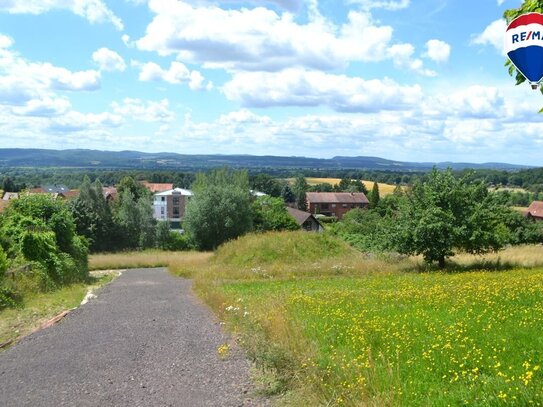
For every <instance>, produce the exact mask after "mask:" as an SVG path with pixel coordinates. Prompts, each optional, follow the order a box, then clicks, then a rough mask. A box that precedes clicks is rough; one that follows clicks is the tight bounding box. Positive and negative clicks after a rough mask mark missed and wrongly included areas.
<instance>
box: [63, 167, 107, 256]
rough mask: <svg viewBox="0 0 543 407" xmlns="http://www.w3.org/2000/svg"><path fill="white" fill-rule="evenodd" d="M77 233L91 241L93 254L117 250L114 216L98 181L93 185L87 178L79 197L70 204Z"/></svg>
mask: <svg viewBox="0 0 543 407" xmlns="http://www.w3.org/2000/svg"><path fill="white" fill-rule="evenodd" d="M70 209H71V212H72V215H73V217H74V221H75V225H76V231H77V233H78V234H80V235H81V236H85V238H86V239H87V240H88V241H89V244H90V249H91V251H93V252H96V251H107V250H112V249H113V248H115V242H114V241H113V239H112V238H113V237H114V234H113V229H114V228H113V215H112V212H111V208H110V206H109V205H108V203H107V202H106V199H105V198H104V195H103V192H102V184H101V182H100V181H99V180H98V179H96V181H95V182H94V183H93V184H91V183H90V179H89V178H88V177H85V179H84V180H83V184H81V187H80V194H79V196H78V197H77V198H76V199H75V200H74V201H72V202H71V203H70Z"/></svg>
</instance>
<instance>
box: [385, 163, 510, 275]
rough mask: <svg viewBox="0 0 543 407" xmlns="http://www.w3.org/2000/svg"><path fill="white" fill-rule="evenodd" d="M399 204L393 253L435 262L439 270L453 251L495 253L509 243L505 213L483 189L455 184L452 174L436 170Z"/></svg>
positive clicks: (482, 185) (480, 184)
mask: <svg viewBox="0 0 543 407" xmlns="http://www.w3.org/2000/svg"><path fill="white" fill-rule="evenodd" d="M402 202H403V203H402V207H401V209H400V212H399V216H398V219H397V222H396V227H397V229H396V232H397V233H396V235H395V236H394V240H395V241H396V244H397V250H398V251H399V252H400V253H404V254H416V255H419V254H420V255H422V256H423V257H424V260H425V261H427V262H435V261H437V262H438V264H439V267H440V268H443V267H444V266H445V259H446V258H447V257H450V256H453V255H454V253H455V251H464V252H467V253H472V254H483V253H487V252H491V251H497V250H499V249H501V248H502V247H503V246H504V245H505V244H506V243H507V242H508V240H509V238H510V234H509V230H508V228H507V226H506V225H505V224H504V222H503V219H504V217H505V215H504V212H505V211H506V209H507V208H505V207H504V206H503V205H500V204H499V203H498V201H497V200H496V199H495V197H494V196H493V195H492V194H490V193H489V192H488V189H487V187H486V186H485V185H484V184H483V183H479V184H470V183H468V182H467V181H466V180H465V178H462V179H457V178H455V177H454V175H453V174H452V171H451V170H447V171H445V172H439V171H437V170H436V169H434V170H433V171H432V173H431V174H430V175H429V178H428V180H427V182H424V183H417V184H416V185H415V186H414V187H413V190H412V192H411V193H410V194H408V196H407V198H406V199H404V200H403V201H402Z"/></svg>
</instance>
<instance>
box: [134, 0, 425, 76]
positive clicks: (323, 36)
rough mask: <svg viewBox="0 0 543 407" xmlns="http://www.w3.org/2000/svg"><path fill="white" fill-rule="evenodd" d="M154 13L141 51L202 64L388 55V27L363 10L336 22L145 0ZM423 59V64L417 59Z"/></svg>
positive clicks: (322, 66)
mask: <svg viewBox="0 0 543 407" xmlns="http://www.w3.org/2000/svg"><path fill="white" fill-rule="evenodd" d="M149 7H150V9H151V11H152V12H153V13H155V17H154V18H153V21H152V22H151V23H150V24H149V25H148V27H147V30H146V34H145V36H144V37H142V38H141V39H139V40H137V41H136V45H137V47H138V48H139V49H140V50H145V51H156V52H158V53H159V54H160V55H163V56H165V55H172V54H174V55H177V56H178V59H179V60H182V61H186V62H191V63H200V64H203V65H204V67H206V68H224V69H229V70H256V71H257V70H265V71H278V70H281V69H284V68H287V67H306V68H310V69H319V70H333V69H338V68H344V67H345V66H347V65H348V63H349V62H352V61H360V62H379V61H384V60H387V59H390V58H391V57H390V53H389V52H388V51H389V49H390V48H391V47H392V46H394V43H393V38H392V36H393V28H392V27H390V26H386V25H380V24H378V23H376V22H375V21H373V19H372V17H371V15H370V14H369V13H368V12H362V11H351V12H349V14H348V17H347V21H346V22H345V23H344V24H343V25H340V26H338V25H335V24H334V23H332V22H331V21H329V20H327V19H326V18H324V17H323V16H321V15H320V14H319V13H318V10H317V9H316V6H315V5H312V6H311V7H310V8H309V12H308V22H307V23H305V24H300V23H298V22H296V21H295V20H294V18H293V16H292V14H290V13H283V14H278V13H276V12H275V11H273V10H270V9H266V8H263V7H256V8H252V9H248V8H242V9H239V10H234V9H221V8H219V7H217V6H202V5H199V6H193V5H191V4H188V3H186V2H178V1H176V0H150V1H149ZM421 63H422V62H421Z"/></svg>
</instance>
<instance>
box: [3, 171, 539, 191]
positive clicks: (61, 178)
mask: <svg viewBox="0 0 543 407" xmlns="http://www.w3.org/2000/svg"><path fill="white" fill-rule="evenodd" d="M204 171H206V170H204ZM196 172H198V171H194V172H180V171H175V170H121V169H111V170H107V169H73V168H70V169H68V168H11V169H2V170H1V171H0V180H3V184H0V188H2V189H4V190H9V189H11V190H13V191H18V190H22V189H25V188H32V187H37V186H41V185H50V184H63V185H66V186H67V187H68V188H71V189H75V188H79V186H80V185H81V183H82V182H83V179H84V178H85V176H88V177H89V179H90V180H91V182H93V181H94V180H95V179H97V178H98V179H100V181H101V182H102V184H103V185H105V186H109V185H115V184H117V183H118V182H119V181H120V180H121V179H122V178H123V177H125V176H131V177H133V178H134V179H135V180H148V181H150V182H164V183H173V184H174V187H180V188H190V186H191V184H192V183H193V181H194V179H195V174H196ZM258 174H267V175H269V176H271V177H273V178H277V179H284V178H293V177H296V176H298V175H300V174H303V175H304V176H306V177H319V178H348V179H362V180H370V181H375V182H381V183H386V184H392V185H412V184H414V183H415V182H416V181H417V180H425V179H426V177H427V176H428V174H429V172H428V171H389V170H385V171H383V170H381V171H379V170H341V169H338V170H336V169H333V170H332V169H329V170H328V169H321V170H307V169H306V170H303V169H298V170H296V169H292V168H288V169H281V168H274V169H270V168H265V169H250V170H249V176H250V178H251V179H255V178H256V177H257V176H258ZM454 174H455V175H456V176H457V177H467V178H468V180H469V181H472V182H481V181H482V182H484V183H485V184H486V185H488V186H489V187H507V188H523V189H525V190H526V191H527V192H531V193H533V194H540V193H543V168H534V169H527V170H516V171H505V170H491V169H477V170H460V171H454ZM6 181H7V185H6ZM6 187H7V188H6Z"/></svg>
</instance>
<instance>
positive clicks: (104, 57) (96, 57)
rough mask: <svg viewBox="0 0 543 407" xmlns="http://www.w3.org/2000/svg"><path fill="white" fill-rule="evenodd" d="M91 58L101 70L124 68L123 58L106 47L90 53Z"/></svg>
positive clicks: (119, 69)
mask: <svg viewBox="0 0 543 407" xmlns="http://www.w3.org/2000/svg"><path fill="white" fill-rule="evenodd" d="M92 60H93V61H94V62H95V63H96V64H98V66H99V67H100V70H101V71H121V72H123V71H124V70H125V69H126V62H124V59H123V58H122V57H121V56H120V55H119V54H117V53H116V52H115V51H112V50H110V49H107V48H100V49H99V50H96V51H95V52H94V53H93V54H92Z"/></svg>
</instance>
